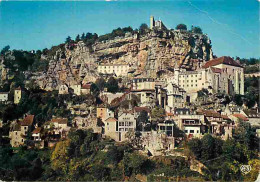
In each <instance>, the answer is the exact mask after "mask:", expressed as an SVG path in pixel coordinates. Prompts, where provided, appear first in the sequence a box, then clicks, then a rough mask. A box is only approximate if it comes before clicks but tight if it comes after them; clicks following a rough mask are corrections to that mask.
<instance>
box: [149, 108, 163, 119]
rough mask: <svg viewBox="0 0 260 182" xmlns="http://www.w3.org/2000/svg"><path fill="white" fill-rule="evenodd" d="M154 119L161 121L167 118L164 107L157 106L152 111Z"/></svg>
mask: <svg viewBox="0 0 260 182" xmlns="http://www.w3.org/2000/svg"><path fill="white" fill-rule="evenodd" d="M151 118H152V121H155V122H160V121H163V120H164V118H165V110H164V109H163V108H162V107H159V106H156V107H155V108H153V109H152V112H151Z"/></svg>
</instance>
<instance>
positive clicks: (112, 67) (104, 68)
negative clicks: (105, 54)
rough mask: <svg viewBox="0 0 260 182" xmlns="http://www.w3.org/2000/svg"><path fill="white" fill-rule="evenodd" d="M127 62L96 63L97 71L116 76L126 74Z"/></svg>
mask: <svg viewBox="0 0 260 182" xmlns="http://www.w3.org/2000/svg"><path fill="white" fill-rule="evenodd" d="M128 71H129V65H128V64H102V65H98V72H99V73H102V74H114V75H115V76H117V77H120V76H127V74H128Z"/></svg>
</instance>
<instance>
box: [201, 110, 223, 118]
mask: <svg viewBox="0 0 260 182" xmlns="http://www.w3.org/2000/svg"><path fill="white" fill-rule="evenodd" d="M198 113H201V114H203V115H205V116H206V117H214V118H221V114H220V113H218V112H217V111H213V110H201V111H198Z"/></svg>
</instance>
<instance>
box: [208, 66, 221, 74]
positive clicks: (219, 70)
mask: <svg viewBox="0 0 260 182" xmlns="http://www.w3.org/2000/svg"><path fill="white" fill-rule="evenodd" d="M210 68H211V70H212V71H213V73H221V69H220V68H214V67H210Z"/></svg>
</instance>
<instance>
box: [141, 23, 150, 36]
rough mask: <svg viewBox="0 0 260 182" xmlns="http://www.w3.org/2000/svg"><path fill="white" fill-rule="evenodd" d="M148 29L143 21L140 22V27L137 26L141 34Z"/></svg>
mask: <svg viewBox="0 0 260 182" xmlns="http://www.w3.org/2000/svg"><path fill="white" fill-rule="evenodd" d="M148 30H149V27H148V25H147V24H145V23H142V24H141V25H140V27H139V32H140V34H141V35H144V34H146V33H147V32H148Z"/></svg>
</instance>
